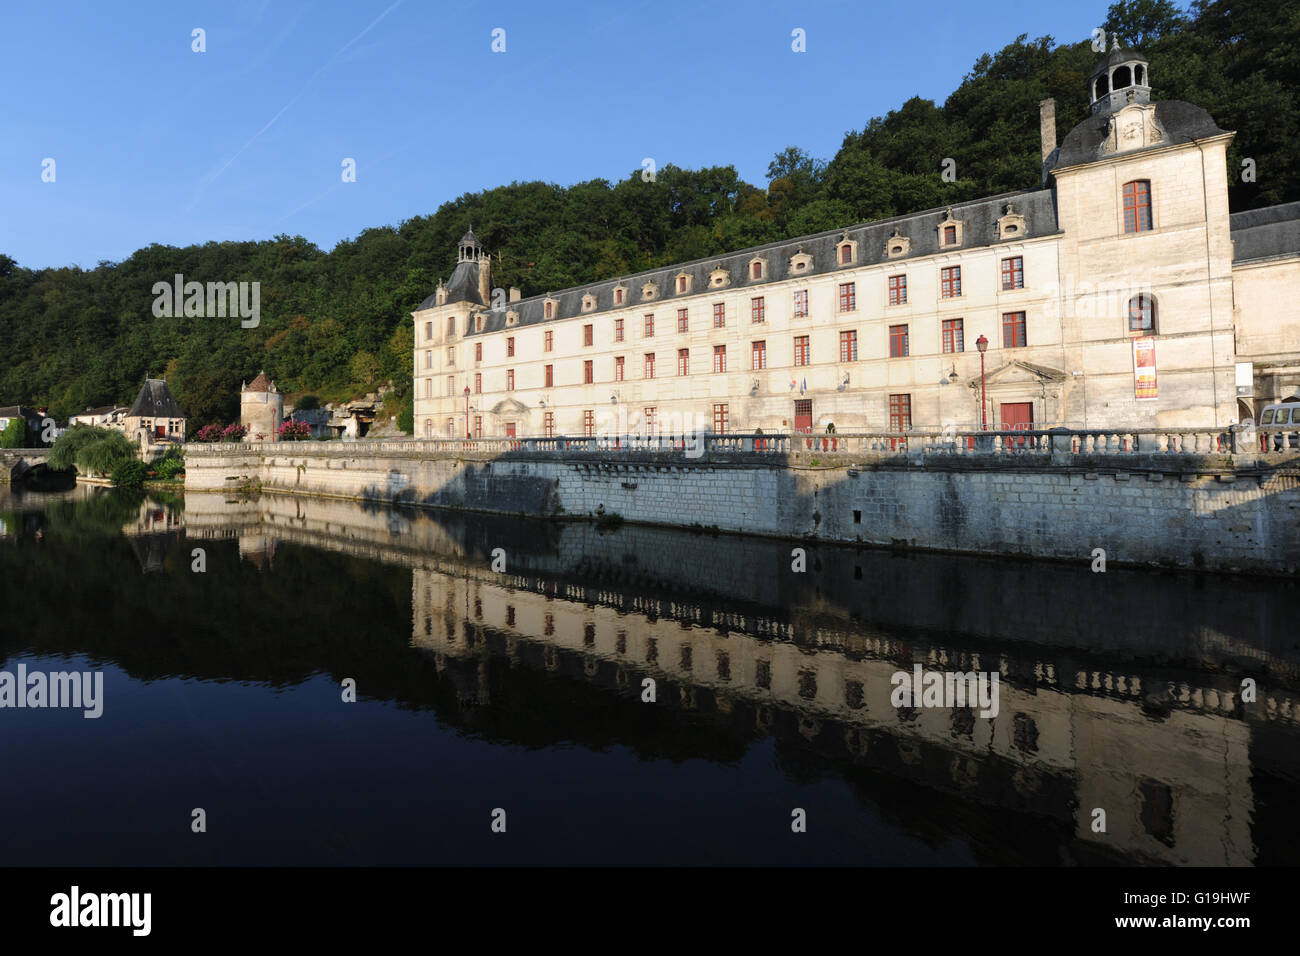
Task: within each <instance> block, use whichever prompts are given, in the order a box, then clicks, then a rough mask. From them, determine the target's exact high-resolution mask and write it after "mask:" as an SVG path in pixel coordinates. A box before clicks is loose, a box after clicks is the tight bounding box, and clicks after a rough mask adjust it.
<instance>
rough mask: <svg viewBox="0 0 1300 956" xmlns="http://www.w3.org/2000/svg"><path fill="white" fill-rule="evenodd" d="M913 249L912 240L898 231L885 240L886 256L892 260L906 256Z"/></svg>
mask: <svg viewBox="0 0 1300 956" xmlns="http://www.w3.org/2000/svg"><path fill="white" fill-rule="evenodd" d="M911 248H912V240H911V239H909V238H907V236H904V235H901V234H900V233H899V231H898V230H897V229H895V230H894V234H893V235H891V236H890V237H889V238H888V239H886V240H885V255H886V257H888V258H890V259H897V258H898V257H899V256H905V255H907V253H908V252H909V251H910V250H911Z"/></svg>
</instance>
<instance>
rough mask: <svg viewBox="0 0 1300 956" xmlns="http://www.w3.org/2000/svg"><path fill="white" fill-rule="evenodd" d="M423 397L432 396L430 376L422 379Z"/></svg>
mask: <svg viewBox="0 0 1300 956" xmlns="http://www.w3.org/2000/svg"><path fill="white" fill-rule="evenodd" d="M424 397H425V398H433V379H431V378H426V379H425V380H424Z"/></svg>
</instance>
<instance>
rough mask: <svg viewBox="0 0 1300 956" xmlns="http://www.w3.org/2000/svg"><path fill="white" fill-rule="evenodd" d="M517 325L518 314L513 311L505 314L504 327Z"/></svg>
mask: <svg viewBox="0 0 1300 956" xmlns="http://www.w3.org/2000/svg"><path fill="white" fill-rule="evenodd" d="M518 324H519V313H518V312H515V311H510V312H507V313H506V325H518Z"/></svg>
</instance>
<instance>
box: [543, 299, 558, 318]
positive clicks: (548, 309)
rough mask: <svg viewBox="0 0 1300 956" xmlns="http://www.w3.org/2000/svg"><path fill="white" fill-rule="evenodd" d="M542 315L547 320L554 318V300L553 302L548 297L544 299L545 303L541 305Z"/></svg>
mask: <svg viewBox="0 0 1300 956" xmlns="http://www.w3.org/2000/svg"><path fill="white" fill-rule="evenodd" d="M542 315H543V316H545V317H546V318H548V319H553V318H555V300H554V299H552V298H549V297H548V298H547V299H546V301H545V302H544V303H543V304H542Z"/></svg>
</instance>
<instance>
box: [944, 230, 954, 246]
mask: <svg viewBox="0 0 1300 956" xmlns="http://www.w3.org/2000/svg"><path fill="white" fill-rule="evenodd" d="M943 244H944V245H945V246H952V245H956V244H957V227H956V226H944V227H943Z"/></svg>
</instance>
